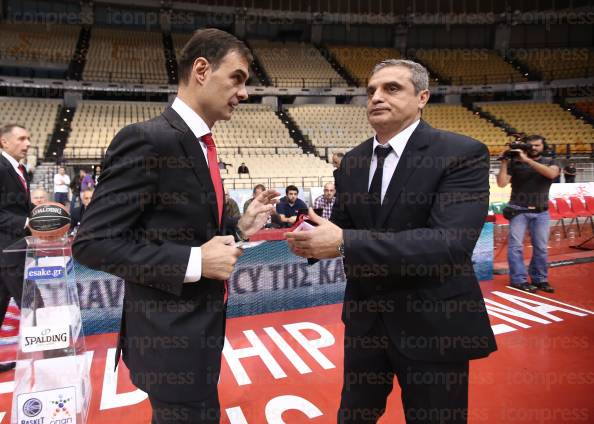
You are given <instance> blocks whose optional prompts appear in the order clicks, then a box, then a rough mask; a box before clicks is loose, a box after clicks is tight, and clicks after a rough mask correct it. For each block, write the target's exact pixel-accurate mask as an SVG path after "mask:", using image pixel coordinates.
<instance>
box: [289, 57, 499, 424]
mask: <svg viewBox="0 0 594 424" xmlns="http://www.w3.org/2000/svg"><path fill="white" fill-rule="evenodd" d="M428 88H429V83H428V75H427V71H426V70H425V68H424V67H423V66H422V65H420V64H418V63H415V62H412V61H408V60H395V59H390V60H386V61H383V62H381V63H380V64H378V65H377V66H376V67H375V68H374V70H373V72H372V74H371V77H370V80H369V83H368V86H367V96H368V99H367V115H368V120H369V123H370V124H371V126H372V127H373V128H374V130H375V131H376V136H375V137H374V138H372V139H369V140H367V141H365V142H363V143H362V144H360V145H359V146H357V147H355V148H354V149H353V150H351V151H350V152H348V153H347V154H346V155H345V157H344V159H343V160H342V164H341V166H340V168H339V178H338V179H337V187H336V191H337V193H336V203H335V205H334V209H333V212H332V216H331V221H327V220H324V219H321V218H320V217H318V216H316V215H315V214H314V213H313V211H312V210H310V214H311V215H312V217H311V218H312V220H313V221H314V222H316V223H317V224H318V226H317V227H316V228H315V229H312V230H311V231H306V232H300V233H292V234H288V235H287V238H288V240H289V243H290V245H291V248H292V250H293V251H294V252H295V253H296V254H298V255H300V256H303V257H308V258H318V259H323V258H334V257H339V256H342V258H343V262H344V269H345V274H346V277H347V284H346V290H345V296H344V305H343V313H342V320H343V322H344V324H345V346H344V382H343V389H342V397H341V405H340V409H339V412H338V422H340V423H375V422H376V421H377V420H378V419H379V417H380V416H381V415H382V414H383V413H384V410H385V408H386V400H387V397H388V395H389V393H390V392H391V390H392V385H393V378H394V376H395V377H396V378H397V380H398V383H399V384H400V387H401V389H402V403H403V406H404V415H405V417H406V422H407V423H409V424H410V423H424V424H426V423H443V422H447V423H466V422H467V415H468V364H469V360H470V359H476V358H481V357H485V356H487V355H489V354H490V353H491V352H493V351H494V350H496V345H495V339H494V336H493V332H492V330H491V327H490V324H489V319H488V316H487V313H486V310H485V306H484V300H483V296H482V293H481V290H480V288H479V285H478V281H477V278H476V276H475V274H474V270H473V267H472V261H471V257H472V252H473V249H474V246H475V244H476V241H477V239H478V237H479V234H480V231H481V227H482V226H483V223H484V220H485V217H486V214H487V207H488V198H489V197H488V196H489V152H488V150H487V148H486V147H485V145H484V144H482V143H479V142H477V141H475V140H472V139H470V138H468V137H465V136H462V135H459V134H454V133H450V132H446V131H441V130H438V129H434V128H432V127H431V126H429V125H428V124H427V123H426V122H425V121H423V120H422V119H421V113H422V110H423V108H424V107H425V105H426V103H427V101H428V100H429V90H428Z"/></svg>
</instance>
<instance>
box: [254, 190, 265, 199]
mask: <svg viewBox="0 0 594 424" xmlns="http://www.w3.org/2000/svg"><path fill="white" fill-rule="evenodd" d="M263 191H264V190H262V189H261V188H257V189H256V191H255V192H254V197H258V196H259V195H260V194H262V192H263Z"/></svg>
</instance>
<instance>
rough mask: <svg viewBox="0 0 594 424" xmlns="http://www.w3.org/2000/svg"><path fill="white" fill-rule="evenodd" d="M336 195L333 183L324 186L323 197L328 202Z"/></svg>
mask: <svg viewBox="0 0 594 424" xmlns="http://www.w3.org/2000/svg"><path fill="white" fill-rule="evenodd" d="M335 195H336V188H335V187H334V183H326V184H324V197H325V198H326V199H328V200H330V199H332V198H333V197H334V196H335Z"/></svg>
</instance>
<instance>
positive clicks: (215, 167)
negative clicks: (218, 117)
mask: <svg viewBox="0 0 594 424" xmlns="http://www.w3.org/2000/svg"><path fill="white" fill-rule="evenodd" d="M202 142H203V143H204V144H206V157H207V158H208V170H209V171H210V179H211V180H212V185H213V186H214V190H215V194H216V195H217V209H218V211H219V227H222V226H223V181H222V180H221V173H220V171H219V160H218V158H217V146H215V142H214V140H213V138H212V134H211V133H208V134H205V135H203V136H202ZM228 297H229V283H228V282H227V280H225V294H224V295H223V302H224V303H225V304H227V298H228Z"/></svg>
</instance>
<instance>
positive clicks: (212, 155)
mask: <svg viewBox="0 0 594 424" xmlns="http://www.w3.org/2000/svg"><path fill="white" fill-rule="evenodd" d="M202 142H203V143H204V144H206V156H207V158H208V170H209V171H210V179H211V180H212V185H213V186H214V191H215V194H216V196H217V209H218V211H219V226H222V225H223V222H222V219H223V182H222V180H221V173H220V171H219V161H218V158H217V146H215V142H214V140H213V138H212V134H211V133H208V134H205V135H203V136H202Z"/></svg>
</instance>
